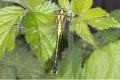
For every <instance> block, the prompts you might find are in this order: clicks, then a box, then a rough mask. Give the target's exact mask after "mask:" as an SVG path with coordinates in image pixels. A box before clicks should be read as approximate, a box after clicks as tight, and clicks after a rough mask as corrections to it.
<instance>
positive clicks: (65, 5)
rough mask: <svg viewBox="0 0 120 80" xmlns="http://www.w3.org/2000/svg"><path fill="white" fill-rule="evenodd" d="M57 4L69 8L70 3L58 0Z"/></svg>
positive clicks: (65, 0)
mask: <svg viewBox="0 0 120 80" xmlns="http://www.w3.org/2000/svg"><path fill="white" fill-rule="evenodd" d="M58 3H59V6H60V7H62V8H65V9H67V10H69V9H70V3H69V1H68V0H58Z"/></svg>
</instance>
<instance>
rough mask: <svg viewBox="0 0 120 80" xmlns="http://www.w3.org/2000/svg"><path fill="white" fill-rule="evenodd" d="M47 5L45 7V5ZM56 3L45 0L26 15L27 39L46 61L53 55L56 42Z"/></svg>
mask: <svg viewBox="0 0 120 80" xmlns="http://www.w3.org/2000/svg"><path fill="white" fill-rule="evenodd" d="M44 6H45V7H44ZM56 8H57V7H56V5H55V4H51V3H50V2H45V3H44V4H40V5H39V6H38V8H37V9H36V10H35V12H28V13H26V15H25V17H24V25H23V26H24V29H23V30H24V32H25V38H26V41H27V42H28V43H29V44H30V45H31V47H32V49H33V50H34V51H35V52H36V55H37V57H38V58H39V60H41V61H42V62H45V61H46V60H48V58H50V57H51V56H52V54H53V53H54V49H55V44H56V36H55V35H54V36H53V37H52V35H53V33H54V32H55V25H54V19H55V16H54V13H53V12H54V10H55V9H56Z"/></svg>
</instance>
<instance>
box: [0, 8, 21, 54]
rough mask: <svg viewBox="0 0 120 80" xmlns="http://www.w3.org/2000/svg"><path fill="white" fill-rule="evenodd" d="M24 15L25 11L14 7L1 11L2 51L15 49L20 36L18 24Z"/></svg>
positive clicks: (0, 45) (0, 46) (0, 44)
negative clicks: (18, 35)
mask: <svg viewBox="0 0 120 80" xmlns="http://www.w3.org/2000/svg"><path fill="white" fill-rule="evenodd" d="M22 14H23V9H22V8H20V7H15V6H13V7H6V8H2V9H0V48H1V50H2V51H3V50H5V49H6V50H7V51H11V50H13V49H14V45H15V37H16V36H17V34H18V26H16V24H18V23H19V22H20V17H21V16H22ZM2 51H1V52H2ZM1 54H3V53H1Z"/></svg>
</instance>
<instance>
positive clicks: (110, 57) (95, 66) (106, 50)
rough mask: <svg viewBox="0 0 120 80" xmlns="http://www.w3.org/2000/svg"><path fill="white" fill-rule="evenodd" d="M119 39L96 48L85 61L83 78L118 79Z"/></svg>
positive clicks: (119, 71)
mask: <svg viewBox="0 0 120 80" xmlns="http://www.w3.org/2000/svg"><path fill="white" fill-rule="evenodd" d="M119 47H120V41H116V42H115V43H109V44H108V45H106V46H101V47H99V48H98V49H96V50H95V51H94V52H93V53H92V55H91V56H90V58H89V59H88V60H87V61H86V63H85V65H84V69H83V78H86V79H120V76H119V74H120V68H119V66H120V58H119V56H120V53H119V52H120V51H119V50H120V49H119Z"/></svg>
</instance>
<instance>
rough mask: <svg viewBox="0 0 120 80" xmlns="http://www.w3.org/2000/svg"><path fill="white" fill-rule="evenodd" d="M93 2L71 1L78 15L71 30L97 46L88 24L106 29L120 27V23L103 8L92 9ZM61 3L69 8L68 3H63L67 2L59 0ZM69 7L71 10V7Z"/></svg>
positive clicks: (86, 0)
mask: <svg viewBox="0 0 120 80" xmlns="http://www.w3.org/2000/svg"><path fill="white" fill-rule="evenodd" d="M64 1H66V0H64ZM92 2H93V1H92V0H72V1H71V3H70V4H69V5H71V9H72V12H73V14H74V15H77V17H75V18H74V19H73V20H72V22H71V25H70V31H75V32H76V33H77V34H78V35H79V36H81V37H82V38H83V39H84V40H86V41H87V42H89V43H91V44H93V45H94V46H95V45H96V44H95V41H94V38H93V36H92V34H91V32H90V30H89V28H88V25H90V26H92V27H94V28H96V29H98V30H104V29H108V28H110V27H120V25H119V24H118V23H117V22H116V20H114V18H112V17H110V15H109V14H108V13H107V12H105V11H104V10H102V9H101V8H92V9H90V7H91V6H92ZM59 3H60V5H61V6H63V7H64V6H65V8H67V6H66V4H65V5H64V4H62V3H65V2H62V0H59ZM67 9H68V10H69V8H67ZM73 17H74V16H73Z"/></svg>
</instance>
